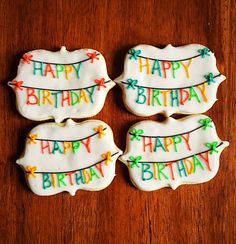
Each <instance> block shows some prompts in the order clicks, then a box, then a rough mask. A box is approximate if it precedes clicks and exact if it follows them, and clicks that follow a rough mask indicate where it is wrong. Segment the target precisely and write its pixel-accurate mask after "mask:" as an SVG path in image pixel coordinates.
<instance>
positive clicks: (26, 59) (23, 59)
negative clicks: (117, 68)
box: [21, 53, 100, 65]
mask: <svg viewBox="0 0 236 244" xmlns="http://www.w3.org/2000/svg"><path fill="white" fill-rule="evenodd" d="M88 54H93V53H87V56H88ZM99 55H100V53H96V55H93V56H92V55H91V57H89V56H88V58H86V59H84V60H80V61H77V62H73V63H51V62H45V61H40V60H34V59H32V57H33V55H28V54H24V55H23V58H22V59H21V60H22V61H23V62H24V63H27V64H29V62H30V61H32V62H35V63H43V64H50V65H73V64H79V63H84V62H86V61H89V60H93V59H95V57H97V56H99ZM29 56H30V58H27V57H29ZM94 56H95V57H94Z"/></svg>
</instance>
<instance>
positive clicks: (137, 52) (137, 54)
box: [128, 48, 212, 62]
mask: <svg viewBox="0 0 236 244" xmlns="http://www.w3.org/2000/svg"><path fill="white" fill-rule="evenodd" d="M198 52H199V54H197V55H194V56H191V57H188V58H183V59H176V60H167V59H158V58H150V57H145V56H142V55H140V54H141V50H135V49H132V50H131V51H130V52H128V54H130V55H131V56H130V59H134V60H137V58H143V59H149V60H153V61H156V60H158V61H161V62H180V61H187V60H190V59H193V58H198V57H202V58H205V57H206V56H210V54H209V53H212V52H211V51H210V50H209V49H208V48H203V49H199V50H198Z"/></svg>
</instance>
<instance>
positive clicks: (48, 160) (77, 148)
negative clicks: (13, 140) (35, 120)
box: [17, 119, 122, 195]
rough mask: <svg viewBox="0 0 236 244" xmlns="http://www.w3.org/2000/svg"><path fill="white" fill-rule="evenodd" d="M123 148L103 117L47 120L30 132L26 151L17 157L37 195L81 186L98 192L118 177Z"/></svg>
mask: <svg viewBox="0 0 236 244" xmlns="http://www.w3.org/2000/svg"><path fill="white" fill-rule="evenodd" d="M121 154H122V151H121V150H120V149H119V148H117V147H116V145H115V143H114V139H113V133H112V130H111V128H110V127H109V126H108V125H107V124H105V123H104V122H103V121H100V120H88V121H85V122H82V123H75V122H74V121H73V120H71V119H69V120H67V121H66V123H63V124H56V123H46V124H42V125H39V126H37V127H35V128H34V129H33V130H32V131H31V132H30V133H29V135H28V137H27V141H26V147H25V152H24V153H23V155H22V157H21V158H20V159H18V160H17V164H19V165H20V166H21V167H22V168H23V169H24V171H25V174H26V178H27V181H28V184H29V186H30V188H31V189H32V191H33V192H34V193H35V194H37V195H54V194H57V193H60V192H63V191H67V192H69V193H70V194H71V195H75V193H76V191H77V190H78V189H81V190H91V191H97V190H102V189H104V188H105V187H107V186H108V185H109V184H110V183H111V181H112V180H113V178H114V176H115V163H116V160H117V158H118V157H119V156H120V155H121Z"/></svg>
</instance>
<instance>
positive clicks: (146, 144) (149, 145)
mask: <svg viewBox="0 0 236 244" xmlns="http://www.w3.org/2000/svg"><path fill="white" fill-rule="evenodd" d="M145 139H146V137H143V151H144V152H146V151H145V149H146V147H149V149H150V152H152V138H151V137H150V138H148V139H149V142H148V143H146V142H145Z"/></svg>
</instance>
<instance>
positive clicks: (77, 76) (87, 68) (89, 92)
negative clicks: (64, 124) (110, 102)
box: [9, 47, 115, 122]
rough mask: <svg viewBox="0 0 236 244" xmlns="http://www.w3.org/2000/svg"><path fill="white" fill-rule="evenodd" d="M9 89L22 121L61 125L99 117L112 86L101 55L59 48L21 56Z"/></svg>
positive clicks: (90, 51)
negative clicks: (13, 94) (76, 119)
mask: <svg viewBox="0 0 236 244" xmlns="http://www.w3.org/2000/svg"><path fill="white" fill-rule="evenodd" d="M99 82H100V83H99ZM103 82H104V84H103ZM98 83H99V84H102V85H100V86H99V85H98ZM9 85H10V86H11V87H12V88H13V89H14V90H15V93H16V99H17V108H18V110H19V112H20V113H21V114H22V115H23V116H24V117H26V118H28V119H31V120H47V119H50V118H53V119H55V120H56V122H61V121H63V119H65V118H86V117H91V116H94V115H96V114H97V113H99V112H100V110H101V109H102V107H103V105H104V102H105V99H106V95H107V93H108V91H109V90H110V89H111V88H112V87H113V86H114V85H115V83H114V82H113V81H111V79H110V78H109V76H108V74H107V68H106V63H105V59H104V57H103V56H102V55H101V53H99V52H97V51H95V50H92V49H80V50H76V51H72V52H69V51H67V50H66V48H65V47H62V48H61V50H60V51H57V52H50V51H46V50H34V51H31V52H28V53H26V54H24V55H23V58H22V59H21V61H20V64H19V66H18V73H17V76H16V78H15V79H14V80H13V81H11V82H9Z"/></svg>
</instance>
